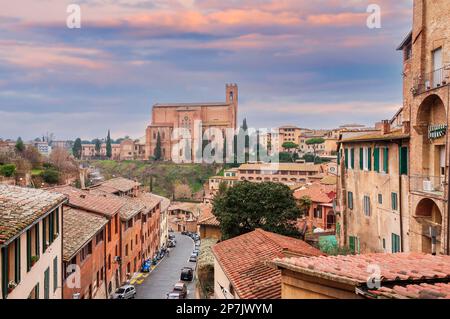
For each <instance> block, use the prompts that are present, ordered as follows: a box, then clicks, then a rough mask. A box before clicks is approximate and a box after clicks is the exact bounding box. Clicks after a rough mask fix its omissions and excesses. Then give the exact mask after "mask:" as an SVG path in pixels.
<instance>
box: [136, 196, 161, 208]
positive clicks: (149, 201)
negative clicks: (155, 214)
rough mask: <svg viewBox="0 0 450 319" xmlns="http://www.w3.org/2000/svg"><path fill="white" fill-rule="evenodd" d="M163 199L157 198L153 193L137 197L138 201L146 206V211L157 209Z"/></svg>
mask: <svg viewBox="0 0 450 319" xmlns="http://www.w3.org/2000/svg"><path fill="white" fill-rule="evenodd" d="M162 198H163V197H161V196H156V195H154V194H152V193H147V192H141V193H139V194H138V197H136V200H139V201H140V202H141V203H142V204H144V205H145V208H146V210H147V211H149V210H152V209H153V208H155V207H156V205H158V204H159V203H161V201H162Z"/></svg>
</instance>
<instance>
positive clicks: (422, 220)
mask: <svg viewBox="0 0 450 319" xmlns="http://www.w3.org/2000/svg"><path fill="white" fill-rule="evenodd" d="M414 217H415V219H416V221H417V222H418V223H419V225H420V227H421V234H422V242H421V251H422V252H423V253H428V254H429V253H432V252H433V251H432V234H434V235H435V236H436V250H435V252H439V251H440V234H441V229H442V213H441V210H440V209H439V207H438V205H437V204H436V203H435V202H434V201H433V200H432V199H430V198H424V199H422V200H421V201H420V202H419V203H418V204H417V207H416V211H415V216H414Z"/></svg>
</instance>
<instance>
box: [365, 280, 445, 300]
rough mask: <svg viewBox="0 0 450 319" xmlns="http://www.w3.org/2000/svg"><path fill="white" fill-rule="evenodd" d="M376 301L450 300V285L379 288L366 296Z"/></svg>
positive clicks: (436, 284)
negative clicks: (376, 299)
mask: <svg viewBox="0 0 450 319" xmlns="http://www.w3.org/2000/svg"><path fill="white" fill-rule="evenodd" d="M366 296H367V297H373V298H378V299H450V284H448V283H435V284H426V283H424V284H420V285H407V286H394V287H393V288H388V287H381V288H380V289H378V290H371V291H369V292H368V294H367V295H366Z"/></svg>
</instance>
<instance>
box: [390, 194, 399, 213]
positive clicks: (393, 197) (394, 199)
mask: <svg viewBox="0 0 450 319" xmlns="http://www.w3.org/2000/svg"><path fill="white" fill-rule="evenodd" d="M391 201H392V209H393V210H397V209H398V203H397V193H392V194H391Z"/></svg>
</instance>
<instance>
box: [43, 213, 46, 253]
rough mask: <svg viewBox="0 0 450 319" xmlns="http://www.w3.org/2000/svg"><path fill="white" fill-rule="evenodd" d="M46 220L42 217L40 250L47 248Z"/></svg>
mask: <svg viewBox="0 0 450 319" xmlns="http://www.w3.org/2000/svg"><path fill="white" fill-rule="evenodd" d="M46 230H47V220H46V219H45V218H44V219H43V220H42V252H45V250H46V249H47V236H46V235H47V231H46Z"/></svg>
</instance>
